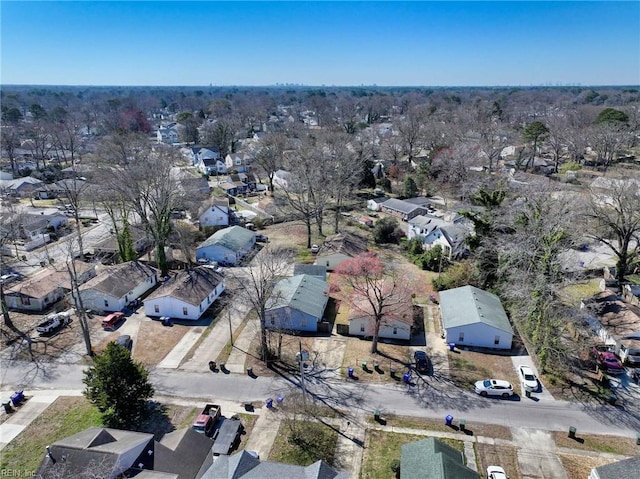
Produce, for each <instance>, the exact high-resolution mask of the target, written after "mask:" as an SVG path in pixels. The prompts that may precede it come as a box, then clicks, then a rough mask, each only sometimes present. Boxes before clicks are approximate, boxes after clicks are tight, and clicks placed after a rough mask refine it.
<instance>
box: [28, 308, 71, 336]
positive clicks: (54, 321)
mask: <svg viewBox="0 0 640 479" xmlns="http://www.w3.org/2000/svg"><path fill="white" fill-rule="evenodd" d="M70 322H71V316H70V315H69V313H67V312H62V313H53V314H50V315H49V316H47V317H46V318H44V321H43V322H41V323H40V324H38V326H36V331H38V333H40V334H43V335H46V334H53V333H55V332H57V331H58V330H60V329H62V328H63V327H64V326H66V325H67V324H69V323H70Z"/></svg>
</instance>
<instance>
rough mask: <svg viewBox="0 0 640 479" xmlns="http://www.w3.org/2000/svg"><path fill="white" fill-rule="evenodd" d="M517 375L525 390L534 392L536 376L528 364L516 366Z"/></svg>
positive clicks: (536, 387) (536, 388) (536, 382)
mask: <svg viewBox="0 0 640 479" xmlns="http://www.w3.org/2000/svg"><path fill="white" fill-rule="evenodd" d="M518 376H519V377H520V382H521V383H522V387H523V388H524V390H525V391H529V392H535V391H537V390H538V378H537V377H536V375H535V373H534V372H533V369H531V368H530V367H529V366H526V365H524V364H521V365H520V366H518Z"/></svg>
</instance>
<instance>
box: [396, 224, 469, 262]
mask: <svg viewBox="0 0 640 479" xmlns="http://www.w3.org/2000/svg"><path fill="white" fill-rule="evenodd" d="M469 233H470V231H469V229H468V228H467V227H466V225H465V224H464V223H463V218H462V217H455V218H453V219H452V220H447V219H444V218H441V217H438V216H434V215H418V216H416V217H415V218H413V219H411V220H409V228H408V230H407V239H408V240H412V239H413V238H420V239H421V240H422V247H423V248H424V249H431V248H433V247H435V246H440V247H441V248H442V251H443V252H444V254H445V255H446V256H447V257H448V258H449V259H450V260H453V259H460V258H462V257H464V256H465V255H467V254H468V252H469V249H468V248H467V246H466V245H465V241H464V240H465V238H466V237H467V236H468V235H469Z"/></svg>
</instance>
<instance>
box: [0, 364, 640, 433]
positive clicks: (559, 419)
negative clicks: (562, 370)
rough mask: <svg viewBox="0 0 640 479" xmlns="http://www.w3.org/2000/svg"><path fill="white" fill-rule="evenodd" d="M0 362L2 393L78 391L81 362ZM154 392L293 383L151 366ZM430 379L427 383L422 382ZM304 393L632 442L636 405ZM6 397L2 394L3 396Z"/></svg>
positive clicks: (375, 388) (330, 383)
mask: <svg viewBox="0 0 640 479" xmlns="http://www.w3.org/2000/svg"><path fill="white" fill-rule="evenodd" d="M7 366H8V365H7V364H6V363H4V364H3V368H2V371H3V372H2V391H3V393H4V392H6V391H11V390H15V389H25V390H27V391H28V390H29V389H30V388H31V389H41V388H44V389H49V388H50V389H69V390H74V389H77V390H79V389H82V388H83V385H82V369H83V366H81V365H67V364H40V365H39V367H38V368H36V367H35V366H34V365H33V364H32V363H28V362H13V363H12V364H11V365H10V367H7ZM151 379H152V382H153V384H154V386H155V388H156V394H157V395H161V396H175V397H178V398H185V397H188V398H190V399H195V398H202V399H203V400H206V399H211V398H214V397H215V398H218V399H222V400H226V401H237V402H238V403H244V402H246V401H263V400H265V399H266V398H269V397H275V396H276V395H277V394H282V395H284V396H285V397H286V395H287V392H288V391H289V390H290V388H291V387H297V382H296V381H289V380H287V379H284V378H267V377H257V378H255V379H252V378H250V377H248V376H244V375H238V374H222V373H218V374H213V373H206V372H203V373H199V372H187V371H184V370H172V369H157V370H154V371H152V372H151ZM430 380H431V381H433V379H432V378H431V379H430ZM306 384H307V389H308V391H309V392H310V393H313V394H315V395H316V396H317V397H318V398H319V399H320V400H322V401H323V402H325V403H326V404H328V405H331V406H337V407H339V408H340V409H342V410H343V411H344V412H345V413H347V414H349V415H354V416H361V415H362V414H369V413H372V412H373V411H374V410H375V409H380V410H381V411H382V413H383V414H389V413H395V414H402V415H413V416H416V417H428V418H444V416H445V415H447V414H451V415H453V416H454V417H455V418H457V419H458V418H464V419H466V420H467V422H468V423H472V422H473V421H477V422H485V423H493V424H499V425H503V426H506V427H522V428H535V429H541V430H558V431H561V430H568V428H569V426H574V427H576V428H577V429H578V431H580V432H582V433H585V434H587V433H594V434H595V433H597V434H615V435H623V436H629V437H634V436H635V434H636V431H640V414H639V413H638V410H637V408H635V407H633V408H631V407H629V406H627V407H626V408H624V409H623V408H619V407H614V406H608V405H604V406H597V407H592V406H581V405H579V404H577V403H569V402H566V401H544V400H540V401H538V402H536V401H533V400H531V399H528V398H522V399H521V400H500V399H483V398H480V397H478V396H476V395H474V394H472V393H465V392H459V391H457V390H456V389H454V388H452V387H450V386H447V385H444V386H443V385H439V384H427V383H424V382H422V381H421V380H420V379H418V380H417V381H415V382H414V384H415V385H414V386H400V385H398V386H380V385H371V384H366V385H359V384H358V383H357V382H345V381H340V380H335V379H327V380H320V379H315V380H307V381H306ZM5 395H6V394H5Z"/></svg>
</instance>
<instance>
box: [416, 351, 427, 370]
mask: <svg viewBox="0 0 640 479" xmlns="http://www.w3.org/2000/svg"><path fill="white" fill-rule="evenodd" d="M413 359H414V360H415V362H416V370H417V371H418V372H419V373H428V372H429V357H428V356H427V353H425V352H424V351H416V352H415V353H413Z"/></svg>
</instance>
